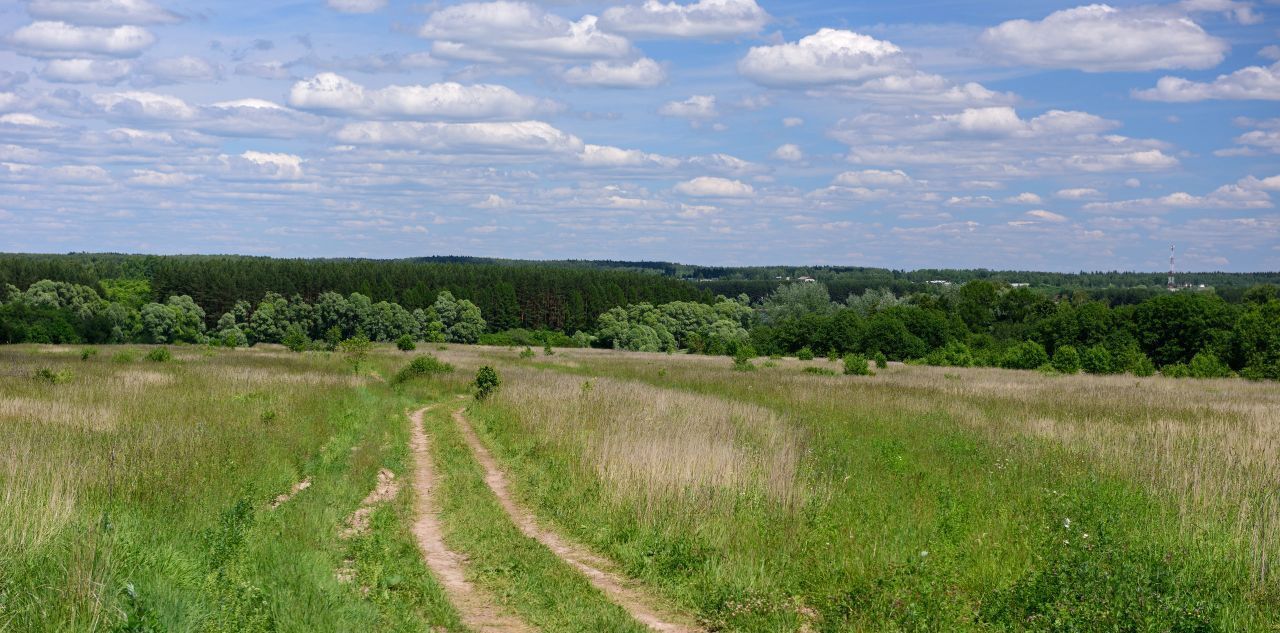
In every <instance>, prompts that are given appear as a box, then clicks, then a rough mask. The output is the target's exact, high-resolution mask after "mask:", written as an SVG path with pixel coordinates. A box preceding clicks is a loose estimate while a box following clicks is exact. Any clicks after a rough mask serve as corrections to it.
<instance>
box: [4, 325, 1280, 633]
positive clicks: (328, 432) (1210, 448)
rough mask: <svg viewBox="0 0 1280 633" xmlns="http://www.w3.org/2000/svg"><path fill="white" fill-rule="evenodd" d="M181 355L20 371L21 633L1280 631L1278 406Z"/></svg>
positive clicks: (12, 354) (13, 513)
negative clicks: (451, 576)
mask: <svg viewBox="0 0 1280 633" xmlns="http://www.w3.org/2000/svg"><path fill="white" fill-rule="evenodd" d="M158 349H161V348H157V347H151V346H140V345H138V346H100V347H97V348H95V349H93V350H92V351H87V350H88V348H84V347H76V346H6V347H0V498H2V499H3V503H2V504H0V631H62V630H76V631H94V630H124V631H167V630H181V631H223V630H225V631H270V630H286V631H295V630H296V631H304V630H305V631H326V630H332V631H349V630H404V631H433V630H450V631H462V630H541V631H641V630H646V629H652V630H698V631H969V630H972V631H1020V630H1037V631H1039V630H1063V631H1095V630H1108V631H1275V630H1277V629H1278V628H1280V580H1278V579H1277V577H1276V575H1275V574H1276V572H1275V570H1274V567H1275V564H1276V560H1277V557H1280V490H1278V489H1277V488H1276V482H1277V481H1280V390H1277V389H1276V388H1275V383H1273V382H1248V381H1243V380H1239V379H1207V380H1187V379H1181V380H1179V379H1172V378H1164V377H1159V376H1154V377H1145V378H1139V377H1134V376H1131V375H1070V376H1069V375H1055V374H1048V373H1041V372H1035V371H1015V370H1005V369H993V368H953V367H928V366H914V365H902V364H897V363H890V364H889V365H888V366H887V367H884V368H877V369H874V370H873V371H874V375H868V376H846V375H839V374H840V372H841V368H842V364H841V363H838V362H832V361H828V360H824V359H817V360H810V361H800V360H796V359H794V358H777V359H763V358H760V359H755V360H754V361H753V365H752V367H753V369H751V370H750V371H741V370H735V369H734V368H733V363H732V362H731V361H730V360H729V359H726V358H724V357H712V356H697V355H685V354H662V353H641V352H634V353H632V352H615V351H607V350H592V349H560V348H557V349H554V350H550V351H552V353H551V354H548V353H547V352H546V351H539V352H535V353H521V352H520V350H518V349H515V348H503V347H483V346H469V345H448V346H439V347H437V346H434V345H432V346H429V347H424V348H422V349H420V350H418V351H416V352H408V353H406V352H400V351H396V350H394V349H393V348H391V347H390V346H378V347H376V348H375V349H374V350H373V352H372V353H371V354H370V355H369V356H368V358H367V359H364V360H363V362H361V363H360V364H359V365H358V366H357V367H356V368H355V370H354V371H353V368H352V365H351V364H349V363H348V362H346V361H347V360H348V359H346V358H344V357H343V355H342V354H340V353H325V352H305V353H292V352H288V351H286V350H284V349H283V348H280V347H278V346H267V345H259V346H256V347H254V348H249V349H213V348H204V347H200V346H175V347H170V348H168V350H169V351H171V357H170V358H168V359H165V358H163V356H164V355H163V354H158V353H155V350H158ZM428 353H429V354H432V355H434V356H435V357H436V358H438V359H439V360H440V361H443V362H444V363H448V364H449V365H450V366H452V367H453V371H449V372H442V373H434V372H427V373H426V374H425V375H413V374H409V373H405V374H400V370H401V368H403V367H404V366H405V365H407V364H408V363H409V361H410V360H411V359H413V358H415V357H417V356H421V355H424V354H428ZM153 358H154V360H153ZM486 365H487V366H491V367H493V368H495V369H496V370H497V373H498V375H499V376H500V377H501V386H500V387H499V388H498V389H497V390H496V392H495V393H494V394H493V395H492V396H490V397H488V398H485V399H483V400H479V399H476V398H474V397H472V390H471V387H470V385H469V383H470V381H471V379H472V377H473V376H475V374H476V371H477V370H478V369H479V368H480V367H481V366H486ZM813 368H819V369H828V370H832V371H831V372H821V371H818V372H814V371H806V369H813ZM739 369H743V368H742V367H741V366H740V367H739ZM829 373H830V374H835V375H828V374H829ZM460 396H462V397H460ZM423 407H429V408H427V409H426V410H425V411H423V413H422V414H421V418H420V419H421V420H422V425H421V426H420V427H419V429H418V430H420V431H422V437H423V438H425V446H416V445H415V444H414V443H413V442H411V441H410V440H411V437H412V436H413V432H414V431H413V430H411V427H410V418H409V417H408V415H407V414H408V413H409V412H411V411H415V410H418V409H422V408H423ZM459 411H461V413H458V412H459ZM455 414H456V415H455ZM473 440H475V441H478V442H479V444H480V447H479V448H480V449H481V450H477V446H476V445H474V444H470V443H469V442H471V441H473ZM485 456H491V459H490V460H488V462H486V460H485ZM424 459H425V460H428V462H429V464H430V465H431V467H432V471H433V472H432V476H433V477H434V479H433V480H430V481H428V480H423V479H421V478H420V477H421V473H422V470H421V469H420V468H419V469H416V470H415V464H417V465H421V464H422V460H424ZM489 462H492V463H489ZM495 467H496V468H497V469H499V470H500V471H501V472H502V473H503V474H504V475H505V482H506V488H505V491H506V492H507V493H509V494H510V497H511V498H510V499H506V498H500V497H498V496H496V495H495V493H494V490H495V489H494V488H493V487H492V486H493V471H492V470H491V469H492V468H495ZM423 495H427V496H429V499H427V500H426V501H425V502H424V501H423V500H424V498H426V497H424V496H423ZM424 503H425V505H424ZM512 505H517V506H519V507H521V508H525V509H527V510H528V512H529V513H530V514H531V515H532V516H533V517H535V518H536V522H537V523H538V524H539V525H540V526H541V529H544V530H545V532H546V533H549V534H554V535H556V538H559V539H562V540H563V541H565V542H566V543H570V544H573V545H574V547H580V548H581V550H582V552H581V553H579V554H575V555H574V556H577V557H578V558H581V559H583V560H586V561H587V563H585V564H586V565H587V566H586V567H582V566H581V565H579V564H577V563H575V562H574V560H571V559H573V556H568V557H566V556H565V555H563V552H560V551H559V550H557V549H556V548H555V547H549V546H548V545H547V543H546V542H545V541H543V540H541V539H540V538H537V537H536V535H531V533H530V532H529V531H528V530H527V526H525V525H522V524H521V522H520V520H519V517H517V516H516V515H513V514H512V513H511V511H510V508H511V506H512ZM424 512H426V513H430V514H431V516H433V517H435V518H436V519H438V523H439V526H440V528H441V532H442V534H441V537H442V542H443V546H444V547H446V548H448V549H449V550H450V551H451V553H452V554H451V555H452V556H453V558H452V559H451V560H452V561H453V562H454V563H456V565H457V568H458V569H459V570H460V571H461V573H462V574H463V576H465V578H464V581H465V584H466V585H467V587H468V588H469V589H468V591H473V594H469V595H471V598H470V599H468V600H467V601H461V602H460V601H459V600H458V599H457V595H458V594H457V593H456V592H457V591H458V589H457V587H455V586H454V585H453V584H451V582H443V583H442V581H441V580H440V578H442V577H443V576H441V573H440V571H439V568H437V567H434V566H433V565H432V564H431V563H429V562H427V561H424V558H423V555H422V551H420V547H421V546H422V541H421V537H420V534H418V532H417V531H416V530H417V529H418V526H419V524H418V521H419V520H420V519H421V516H422V514H423V513H424ZM415 539H417V540H415ZM601 578H605V579H606V580H605V581H601ZM609 579H613V580H616V581H618V582H617V583H615V584H620V585H623V588H622V592H623V593H621V594H619V593H616V592H615V589H616V588H614V589H611V588H610V586H609V582H612V581H611V580H609ZM627 592H631V593H627ZM633 594H634V595H637V596H642V597H644V599H645V600H647V601H648V604H650V605H651V606H652V607H653V609H652V611H653V613H655V614H657V615H656V616H655V617H656V618H658V620H661V622H660V623H659V624H654V623H653V622H652V621H649V620H643V619H641V618H638V616H637V613H638V611H637V608H636V607H635V605H631V604H628V602H627V599H626V596H627V595H633ZM619 596H622V597H619ZM477 600H478V601H486V602H487V603H488V604H487V606H486V607H485V608H486V609H490V610H491V611H492V612H493V613H496V614H499V615H500V616H501V617H497V616H495V617H496V619H495V620H493V622H491V623H488V624H485V623H483V622H482V623H481V624H478V625H477V624H476V622H477V621H478V620H476V619H475V618H474V617H473V615H474V614H473V613H472V612H471V610H472V609H473V607H475V605H474V604H473V602H474V601H477ZM645 600H641V601H640V602H644V601H645ZM668 616H669V617H668ZM655 621H657V620H655ZM503 622H506V624H503ZM646 625H647V626H646Z"/></svg>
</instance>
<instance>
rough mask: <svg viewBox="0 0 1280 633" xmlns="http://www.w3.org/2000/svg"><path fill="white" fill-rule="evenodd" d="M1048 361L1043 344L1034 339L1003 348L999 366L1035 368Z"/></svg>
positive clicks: (1006, 367)
mask: <svg viewBox="0 0 1280 633" xmlns="http://www.w3.org/2000/svg"><path fill="white" fill-rule="evenodd" d="M1047 362H1049V354H1048V353H1047V352H1045V351H1044V346H1042V345H1040V344H1039V343H1037V342H1035V341H1023V342H1021V343H1018V344H1017V345H1014V346H1013V347H1010V348H1009V349H1007V350H1005V352H1004V354H1003V355H1002V356H1001V357H1000V366H1001V367H1004V368H1005V369H1035V368H1037V367H1039V366H1041V365H1043V364H1045V363H1047Z"/></svg>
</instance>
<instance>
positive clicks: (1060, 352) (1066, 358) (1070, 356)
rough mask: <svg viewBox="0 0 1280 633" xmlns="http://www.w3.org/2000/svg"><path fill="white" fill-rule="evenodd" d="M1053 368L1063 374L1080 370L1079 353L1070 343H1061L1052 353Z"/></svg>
mask: <svg viewBox="0 0 1280 633" xmlns="http://www.w3.org/2000/svg"><path fill="white" fill-rule="evenodd" d="M1051 362H1052V364H1053V369H1054V370H1055V371H1058V372H1061V373H1064V374H1075V373H1079V372H1080V353H1079V352H1077V351H1076V348H1074V347H1072V346H1070V345H1063V346H1062V347H1059V348H1058V349H1057V351H1055V352H1054V353H1053V361H1051Z"/></svg>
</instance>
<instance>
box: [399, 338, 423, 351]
mask: <svg viewBox="0 0 1280 633" xmlns="http://www.w3.org/2000/svg"><path fill="white" fill-rule="evenodd" d="M396 349H398V350H400V351H402V352H412V351H413V350H415V349H418V344H417V343H415V342H414V340H413V337H412V336H410V335H408V334H405V335H404V336H401V337H400V338H398V339H396Z"/></svg>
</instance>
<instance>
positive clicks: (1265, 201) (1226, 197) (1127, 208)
mask: <svg viewBox="0 0 1280 633" xmlns="http://www.w3.org/2000/svg"><path fill="white" fill-rule="evenodd" d="M1268 180H1270V179H1263V180H1260V179H1257V178H1253V177H1249V178H1245V179H1242V180H1240V181H1239V182H1237V183H1234V184H1230V185H1223V186H1221V187H1218V188H1217V189H1215V190H1213V191H1211V192H1209V193H1208V194H1205V195H1203V196H1197V195H1192V194H1189V193H1187V192H1185V191H1178V192H1175V193H1171V194H1169V195H1166V196H1160V197H1158V198H1136V199H1132V200H1117V201H1115V202H1090V203H1089V204H1086V205H1084V210H1085V211H1089V212H1093V213H1126V212H1135V211H1136V212H1141V213H1152V214H1159V213H1166V212H1169V211H1173V210H1176V209H1270V208H1271V207H1272V203H1271V197H1270V196H1269V195H1268V194H1267V189H1268V184H1269V183H1268ZM1275 180H1276V181H1280V178H1276V179H1275ZM1270 184H1280V182H1273V183H1270Z"/></svg>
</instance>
